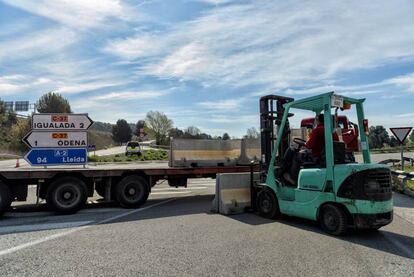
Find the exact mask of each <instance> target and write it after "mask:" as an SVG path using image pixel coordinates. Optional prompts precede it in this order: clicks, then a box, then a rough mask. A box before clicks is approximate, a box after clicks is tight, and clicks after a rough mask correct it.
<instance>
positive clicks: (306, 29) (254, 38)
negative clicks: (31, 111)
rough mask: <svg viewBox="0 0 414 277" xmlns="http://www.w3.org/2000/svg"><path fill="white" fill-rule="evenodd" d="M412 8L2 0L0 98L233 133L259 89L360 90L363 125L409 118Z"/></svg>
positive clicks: (243, 123) (252, 117)
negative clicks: (156, 116)
mask: <svg viewBox="0 0 414 277" xmlns="http://www.w3.org/2000/svg"><path fill="white" fill-rule="evenodd" d="M413 14H414V1H411V0H407V1H402V0H395V1H387V0H383V1H375V0H373V1H352V0H350V1H318V0H315V1H303V0H301V1H289V0H288V1H271V0H269V1H261V0H256V1H243V0H239V1H232V0H142V1H115V0H87V1H86V0H54V1H48V0H38V1H30V0H0V99H2V100H5V101H18V100H29V101H30V102H35V101H36V100H37V99H38V98H39V97H40V96H41V95H42V94H44V93H46V92H48V91H57V92H59V93H61V94H63V95H64V96H65V97H66V98H67V99H68V100H69V101H70V103H71V106H72V109H73V110H74V112H79V113H85V112H86V113H89V114H90V117H91V118H92V119H94V120H96V121H104V122H111V123H114V122H116V120H117V119H120V118H123V119H126V120H127V121H129V122H136V121H138V120H140V119H144V118H145V114H146V113H147V112H148V111H150V110H158V111H161V112H164V113H165V114H166V115H167V116H168V117H169V118H171V119H172V120H173V121H174V126H177V127H179V128H185V127H187V126H190V125H195V126H197V127H198V128H200V129H201V131H203V132H206V133H210V134H213V135H222V134H223V133H224V132H228V133H229V134H230V135H231V136H242V135H243V134H245V133H246V129H247V128H249V127H251V126H254V127H256V128H258V126H259V113H258V110H259V105H258V103H259V98H260V96H263V95H267V94H277V95H284V96H289V97H293V98H295V99H300V98H304V97H308V96H312V95H316V94H320V93H324V92H328V91H335V92H337V93H338V94H342V95H347V96H352V97H355V98H366V99H367V100H366V104H365V115H366V117H367V118H368V119H369V123H370V125H384V126H386V127H387V128H389V127H399V126H412V125H413V124H414V108H413V107H414V106H413V103H414V16H413ZM299 119H300V114H299V115H298V114H297V116H296V117H295V119H294V121H293V123H294V124H293V126H295V124H298V123H297V122H299Z"/></svg>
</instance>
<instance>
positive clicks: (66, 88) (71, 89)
mask: <svg viewBox="0 0 414 277" xmlns="http://www.w3.org/2000/svg"><path fill="white" fill-rule="evenodd" d="M120 84H122V83H106V82H103V81H102V80H101V81H99V82H87V83H80V84H74V85H63V86H59V87H58V88H57V91H58V92H60V93H65V94H72V93H81V92H86V91H91V90H97V89H102V88H107V87H113V86H117V85H120Z"/></svg>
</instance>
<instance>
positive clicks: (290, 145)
mask: <svg viewBox="0 0 414 277" xmlns="http://www.w3.org/2000/svg"><path fill="white" fill-rule="evenodd" d="M364 101H365V99H355V98H350V97H345V96H340V95H336V94H335V93H334V92H329V93H325V94H321V95H317V96H313V97H308V98H305V99H301V100H297V101H294V99H292V98H289V97H284V96H277V95H268V96H264V97H262V98H261V99H260V120H261V122H260V125H261V126H260V127H261V148H262V149H261V151H262V157H261V180H260V182H259V183H256V184H255V185H254V186H255V188H254V190H252V192H253V193H252V200H254V202H252V203H253V206H254V207H253V208H254V209H255V210H257V211H258V212H259V213H260V214H261V215H262V216H264V217H266V218H276V217H278V216H279V215H281V214H285V215H289V216H296V217H301V218H306V219H310V220H315V221H318V222H319V223H320V225H321V227H322V229H323V230H325V231H326V232H327V233H329V234H332V235H343V234H344V233H346V231H347V230H348V229H349V228H357V229H370V230H377V229H379V228H381V227H382V226H385V225H387V224H389V223H391V221H392V219H393V202H392V191H391V174H390V169H389V168H388V167H387V166H386V165H382V164H375V163H371V158H370V152H369V147H368V137H367V136H368V120H366V119H365V118H364V111H363V103H364ZM292 109H294V110H296V109H299V110H306V111H311V112H314V113H315V116H318V115H319V114H323V119H324V131H323V132H324V138H325V147H324V149H323V151H322V155H321V157H320V159H319V161H314V159H313V158H312V157H311V156H309V154H307V153H306V151H302V150H303V149H304V145H305V142H306V141H304V140H302V139H300V138H294V139H293V140H291V138H290V126H289V118H290V117H292V116H294V114H293V113H291V111H292ZM351 109H355V110H356V114H357V117H358V124H357V125H358V129H359V135H360V138H359V139H360V151H361V152H362V155H363V163H356V162H355V159H354V157H353V153H352V152H349V151H347V149H346V145H345V143H344V142H341V141H335V140H334V139H333V132H334V131H335V127H336V124H337V122H336V118H337V116H338V112H339V111H343V110H351ZM295 145H296V147H295ZM292 149H293V150H292ZM300 149H302V150H300ZM287 151H290V152H291V153H292V151H293V153H294V155H293V160H294V163H295V164H296V168H297V174H293V176H296V177H294V179H296V180H294V181H295V183H294V185H292V183H291V182H288V181H287V179H286V178H285V176H286V172H285V171H286V170H290V169H291V168H286V163H287V162H289V161H287V160H286V152H287ZM303 152H304V153H303ZM292 167H293V166H292Z"/></svg>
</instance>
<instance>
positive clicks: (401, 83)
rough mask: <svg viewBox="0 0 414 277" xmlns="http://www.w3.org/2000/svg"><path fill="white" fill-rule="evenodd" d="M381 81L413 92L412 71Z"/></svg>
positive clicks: (413, 76) (413, 80) (413, 79)
mask: <svg viewBox="0 0 414 277" xmlns="http://www.w3.org/2000/svg"><path fill="white" fill-rule="evenodd" d="M383 83H384V84H392V85H395V86H396V87H397V88H400V89H403V90H404V91H405V92H411V93H414V73H411V74H407V75H403V76H397V77H395V78H391V79H388V80H385V81H384V82H383Z"/></svg>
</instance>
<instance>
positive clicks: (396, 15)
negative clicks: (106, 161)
mask: <svg viewBox="0 0 414 277" xmlns="http://www.w3.org/2000/svg"><path fill="white" fill-rule="evenodd" d="M410 7H411V5H410V2H409V1H403V0H401V1H397V2H394V1H393V2H392V3H391V2H388V1H382V2H375V3H374V2H362V3H361V2H360V1H346V2H335V3H333V2H332V3H330V2H326V1H316V2H315V1H313V2H312V3H308V2H303V1H292V2H280V1H254V3H252V4H232V5H224V6H218V7H216V8H214V9H211V10H210V11H209V12H208V13H205V14H204V15H203V16H201V17H200V18H198V19H196V20H192V21H190V22H184V23H181V24H177V25H175V26H174V27H173V28H171V29H170V30H167V31H165V32H159V33H151V34H142V33H141V34H140V35H138V36H136V35H134V36H132V37H130V38H127V39H124V40H116V41H114V42H110V43H109V44H108V45H107V47H106V48H105V50H106V51H107V52H111V53H113V54H115V55H118V56H119V57H121V58H122V59H125V60H131V59H136V58H140V59H141V62H144V63H145V64H146V66H145V67H144V71H143V72H139V73H140V74H142V73H144V74H150V75H155V76H158V77H160V78H177V79H179V80H192V81H194V80H196V81H200V82H201V83H203V84H206V85H208V86H211V85H226V86H229V85H231V86H244V85H258V84H259V85H266V86H270V87H272V88H277V89H284V88H288V87H291V86H301V85H305V84H307V83H314V84H315V85H318V86H321V85H325V84H326V83H327V82H329V80H331V79H335V78H337V76H338V75H339V74H344V73H347V72H350V71H352V70H359V69H369V68H375V67H378V66H383V65H384V64H387V63H389V62H394V61H398V60H401V59H412V58H413V57H414V48H412V47H411V45H413V44H414V33H413V32H412V31H411V30H412V29H413V28H414V17H412V13H413V11H412V9H411V8H410ZM151 47H153V48H152V49H151ZM147 49H150V50H147ZM155 55H158V56H157V58H156V59H155V58H154V56H155ZM148 57H152V58H151V59H149V60H146V59H145V58H148Z"/></svg>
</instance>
